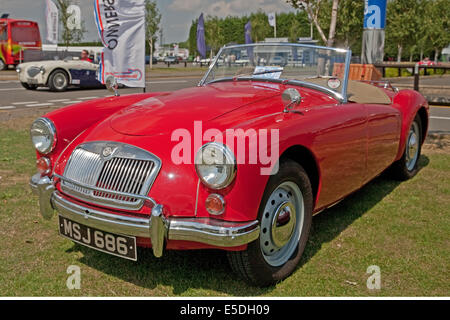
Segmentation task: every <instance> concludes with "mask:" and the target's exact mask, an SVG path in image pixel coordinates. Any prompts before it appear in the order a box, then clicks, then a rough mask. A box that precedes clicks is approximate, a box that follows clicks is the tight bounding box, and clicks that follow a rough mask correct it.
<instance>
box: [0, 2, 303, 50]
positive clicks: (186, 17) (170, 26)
mask: <svg viewBox="0 0 450 320" xmlns="http://www.w3.org/2000/svg"><path fill="white" fill-rule="evenodd" d="M93 3H94V0H72V1H71V4H76V5H79V6H80V8H81V14H82V20H83V21H84V23H85V27H86V29H87V33H86V34H85V39H84V41H85V42H88V41H97V40H98V39H99V38H98V33H97V30H96V27H95V21H94V14H93ZM156 3H157V6H158V9H159V10H160V12H161V15H162V19H161V27H162V29H163V41H164V43H174V42H182V41H186V40H187V38H188V36H189V28H190V26H191V23H192V20H194V19H196V18H197V17H198V16H199V15H200V13H202V12H203V13H204V14H205V15H212V16H218V17H226V16H228V15H231V16H242V15H246V14H249V13H251V12H256V11H257V10H258V9H261V10H262V11H264V12H266V13H269V12H277V13H280V12H289V11H294V9H293V8H292V7H291V6H290V5H288V4H287V3H286V1H285V0H156ZM3 13H9V14H10V17H11V18H21V19H29V20H34V21H36V22H38V23H39V27H40V29H41V36H42V39H43V40H44V39H45V34H46V26H45V0H0V14H3ZM44 43H46V42H45V40H44Z"/></svg>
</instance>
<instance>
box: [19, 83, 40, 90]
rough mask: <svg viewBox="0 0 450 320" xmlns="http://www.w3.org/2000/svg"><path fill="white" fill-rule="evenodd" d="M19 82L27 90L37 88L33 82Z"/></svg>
mask: <svg viewBox="0 0 450 320" xmlns="http://www.w3.org/2000/svg"><path fill="white" fill-rule="evenodd" d="M20 84H21V85H22V87H24V88H25V89H27V90H36V89H37V85H35V84H28V83H26V82H21V83H20Z"/></svg>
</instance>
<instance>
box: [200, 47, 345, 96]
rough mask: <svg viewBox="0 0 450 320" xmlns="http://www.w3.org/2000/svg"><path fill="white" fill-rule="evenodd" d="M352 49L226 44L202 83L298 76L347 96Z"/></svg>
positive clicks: (284, 78)
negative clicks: (228, 45)
mask: <svg viewBox="0 0 450 320" xmlns="http://www.w3.org/2000/svg"><path fill="white" fill-rule="evenodd" d="M350 57H351V51H349V50H343V49H335V48H326V47H318V46H310V45H301V44H290V43H277V44H267V43H258V44H251V45H237V46H230V47H224V48H222V49H221V50H220V52H219V54H218V55H217V57H216V59H215V60H214V63H213V64H212V65H211V66H210V68H209V70H208V72H207V73H206V75H205V77H204V78H203V79H202V81H201V82H200V85H203V84H206V83H209V82H214V81H219V80H222V79H239V78H242V79H248V78H251V79H264V80H266V81H278V79H280V80H279V81H281V80H299V81H302V82H304V83H309V84H312V85H314V86H320V87H323V88H325V90H329V91H332V92H334V93H336V94H337V95H338V96H341V97H342V98H344V99H345V97H346V92H345V91H346V83H347V78H348V77H347V73H348V66H349V64H350Z"/></svg>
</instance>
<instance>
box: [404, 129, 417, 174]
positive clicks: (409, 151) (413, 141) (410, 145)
mask: <svg viewBox="0 0 450 320" xmlns="http://www.w3.org/2000/svg"><path fill="white" fill-rule="evenodd" d="M405 154H406V168H407V169H408V171H412V170H413V169H414V167H415V165H416V163H417V158H418V157H419V125H418V124H417V122H413V124H412V125H411V129H409V134H408V140H407V141H406V150H405Z"/></svg>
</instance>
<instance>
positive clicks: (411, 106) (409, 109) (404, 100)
mask: <svg viewBox="0 0 450 320" xmlns="http://www.w3.org/2000/svg"><path fill="white" fill-rule="evenodd" d="M393 107H394V108H397V109H398V110H400V112H401V114H402V125H401V132H400V143H399V149H398V152H397V156H396V158H395V160H399V159H400V158H401V157H402V155H403V151H404V150H405V144H406V139H407V136H408V132H409V128H410V127H411V123H412V122H413V120H414V118H415V116H416V114H418V113H419V110H421V108H422V110H421V111H420V114H421V118H422V120H426V123H425V125H422V127H423V129H422V131H423V132H422V143H423V142H424V140H425V137H426V135H427V130H428V117H429V106H428V102H427V100H426V99H425V98H424V97H423V96H422V95H421V94H420V93H419V92H417V91H413V90H401V91H400V92H399V93H397V94H396V95H395V97H394V99H393ZM423 118H425V119H423Z"/></svg>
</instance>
